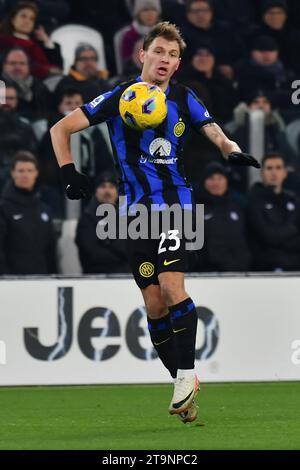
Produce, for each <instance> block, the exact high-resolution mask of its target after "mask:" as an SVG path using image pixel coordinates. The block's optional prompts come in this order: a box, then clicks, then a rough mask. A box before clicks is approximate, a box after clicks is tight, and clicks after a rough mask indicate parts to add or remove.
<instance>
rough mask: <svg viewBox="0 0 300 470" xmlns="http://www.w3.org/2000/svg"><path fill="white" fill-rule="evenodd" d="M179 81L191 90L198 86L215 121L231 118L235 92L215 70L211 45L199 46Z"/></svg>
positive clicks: (213, 52) (228, 82) (235, 96)
mask: <svg viewBox="0 0 300 470" xmlns="http://www.w3.org/2000/svg"><path fill="white" fill-rule="evenodd" d="M180 80H181V81H182V82H183V83H184V84H185V85H187V86H189V87H190V88H192V89H193V88H194V87H196V88H197V87H198V86H199V85H200V87H201V88H202V89H203V92H204V93H205V95H206V99H207V101H206V100H205V98H204V103H205V105H206V106H207V107H208V109H209V111H210V113H211V114H212V115H213V116H214V118H215V119H216V120H219V121H221V122H226V121H228V120H229V119H231V118H232V111H233V108H234V106H235V105H236V104H237V95H236V91H235V89H234V87H233V83H232V82H231V80H228V78H226V77H224V75H222V74H221V72H219V71H218V70H217V68H216V59H215V51H214V48H213V47H212V46H211V45H205V44H204V45H201V44H199V47H198V48H197V49H196V50H195V51H194V53H193V54H191V61H190V63H189V65H188V66H187V67H186V68H185V70H184V71H183V72H182V74H181V78H180ZM204 90H205V91H204ZM195 91H198V90H195ZM200 96H202V93H201V92H200Z"/></svg>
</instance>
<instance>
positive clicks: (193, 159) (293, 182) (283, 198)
mask: <svg viewBox="0 0 300 470" xmlns="http://www.w3.org/2000/svg"><path fill="white" fill-rule="evenodd" d="M112 12H113V13H112ZM160 20H169V21H172V22H175V23H176V24H177V25H178V26H179V27H180V29H181V30H182V33H183V36H184V38H185V40H186V43H187V49H186V52H185V55H184V57H183V60H182V64H181V66H180V69H179V70H178V72H177V73H176V75H175V77H174V79H175V80H177V81H179V82H181V83H183V84H185V85H187V86H189V87H190V88H192V89H193V90H194V91H195V92H196V93H197V95H198V96H199V97H200V98H201V99H202V100H203V102H204V104H205V105H206V106H207V108H208V109H209V111H210V112H211V114H212V115H213V116H214V118H215V119H216V121H217V122H218V123H219V124H220V125H221V126H222V128H223V129H224V130H225V131H226V133H227V135H228V136H229V137H230V136H231V137H232V139H233V140H235V141H236V142H237V143H238V144H239V145H240V146H241V148H242V149H243V151H246V152H247V151H248V152H249V151H250V140H249V122H250V116H251V112H252V111H253V110H261V111H262V115H263V121H262V122H263V124H262V125H263V137H264V138H263V145H264V150H263V152H264V157H263V159H262V169H261V181H260V182H255V183H254V184H252V182H251V178H250V175H249V173H248V170H245V169H241V168H240V169H237V168H236V167H235V168H233V167H230V165H228V164H225V163H224V161H223V160H222V157H221V155H220V154H219V152H218V151H217V149H216V148H214V147H213V145H212V144H211V143H210V142H209V141H208V140H206V139H205V137H204V136H202V135H200V134H196V133H195V132H191V133H190V136H189V138H188V139H187V142H186V146H185V151H184V162H185V171H186V174H187V176H188V177H189V179H190V180H191V182H192V184H193V187H194V194H195V200H196V202H198V203H204V204H205V245H204V248H203V249H202V250H201V251H199V252H197V253H194V254H193V256H192V257H191V260H190V266H189V270H190V271H197V272H201V271H202V272H207V271H214V272H225V271H227V272H228V271H293V270H295V271H297V270H298V271H300V205H299V204H300V203H299V201H298V197H300V184H299V183H300V105H297V104H295V103H293V101H292V99H291V96H292V93H293V89H292V83H293V82H294V81H296V80H297V79H298V80H299V79H300V61H299V50H300V2H299V1H297V0H110V1H109V2H99V1H97V0H86V1H85V4H84V8H83V7H82V2H77V1H70V0H69V1H68V0H60V1H59V2H54V1H53V0H35V1H21V2H17V1H15V0H2V1H0V63H1V74H0V78H1V80H3V82H4V83H5V85H6V88H5V100H4V99H1V100H0V124H1V133H0V192H1V197H0V275H1V274H16V275H18V274H51V273H57V272H58V268H57V263H56V255H55V253H56V242H57V240H56V238H57V235H56V234H55V230H54V225H53V219H61V220H63V219H64V217H65V216H66V211H65V197H64V194H63V191H62V187H61V184H60V175H59V171H58V166H57V163H56V160H55V157H54V153H53V149H52V145H51V140H50V134H49V129H50V127H51V126H52V125H53V124H54V123H55V122H57V121H58V120H59V119H61V118H62V117H63V116H64V115H66V114H68V113H69V112H71V111H72V110H74V109H76V108H77V107H78V106H81V105H82V104H83V103H84V102H88V101H90V100H92V99H93V98H95V97H96V96H98V95H99V94H101V93H103V92H105V91H108V90H111V89H112V88H113V87H114V86H115V85H116V84H118V83H120V82H121V81H124V80H128V79H130V78H133V77H135V76H137V75H138V74H139V72H140V70H141V64H140V62H139V59H138V51H139V49H140V48H141V45H142V41H143V36H144V35H145V34H146V33H147V32H148V31H149V30H150V29H151V28H152V27H153V26H154V25H155V24H156V23H157V22H159V21H160ZM66 24H83V25H86V26H89V27H91V28H94V29H95V30H96V31H98V32H99V33H100V34H101V36H102V38H103V43H104V54H105V58H103V57H102V58H101V57H99V54H100V52H99V50H97V48H95V46H94V45H93V44H92V43H89V41H88V38H87V39H86V41H84V42H82V41H80V42H79V43H78V44H77V45H76V47H75V51H74V57H73V63H72V65H71V67H70V69H69V70H68V71H66V70H65V68H64V65H65V57H64V56H63V51H62V49H61V46H60V45H59V44H58V43H57V42H55V40H53V39H52V33H53V31H55V30H56V29H57V28H59V27H60V26H63V25H66ZM101 59H102V60H101ZM103 59H105V60H103ZM100 63H102V64H103V63H105V64H106V65H105V67H103V66H100V65H99V64H100ZM80 158H81V170H82V171H83V172H84V173H86V174H87V175H89V177H90V178H91V180H92V181H93V183H94V188H95V194H94V197H93V198H92V200H91V201H90V202H88V203H87V204H85V205H83V206H82V211H81V212H82V213H81V216H80V219H79V223H78V227H77V233H76V244H77V246H78V250H79V256H80V261H81V265H82V269H83V272H84V273H96V274H97V273H115V272H129V267H128V263H127V258H126V247H125V246H124V244H123V242H122V241H120V240H112V241H109V240H105V241H103V240H99V239H98V238H97V237H96V232H95V226H96V223H97V221H98V220H99V218H97V217H96V214H95V210H96V209H95V208H96V207H97V205H98V204H101V203H106V202H111V203H113V204H117V198H118V192H117V180H116V174H115V168H114V161H113V157H112V152H111V147H110V145H109V143H108V141H107V137H106V135H105V132H104V131H103V127H102V126H94V127H91V128H88V129H86V130H85V131H83V132H82V133H81V135H80Z"/></svg>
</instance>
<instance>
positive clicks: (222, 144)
mask: <svg viewBox="0 0 300 470" xmlns="http://www.w3.org/2000/svg"><path fill="white" fill-rule="evenodd" d="M201 132H202V133H203V134H204V135H205V136H206V137H207V138H208V139H209V140H210V141H211V142H212V143H213V144H215V145H216V146H217V147H218V148H219V149H220V151H221V152H222V154H223V156H224V158H225V159H226V158H227V156H228V154H229V153H231V152H240V151H241V149H240V147H239V146H238V145H237V144H236V143H235V142H233V141H231V140H230V139H228V137H227V136H226V135H225V134H224V132H223V131H222V129H221V127H220V126H219V125H218V124H216V123H215V122H210V123H208V124H205V125H204V126H203V127H202V128H201Z"/></svg>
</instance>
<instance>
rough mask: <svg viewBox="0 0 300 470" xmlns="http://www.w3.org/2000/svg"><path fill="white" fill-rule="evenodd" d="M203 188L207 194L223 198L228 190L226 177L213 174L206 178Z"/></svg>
mask: <svg viewBox="0 0 300 470" xmlns="http://www.w3.org/2000/svg"><path fill="white" fill-rule="evenodd" d="M204 187H205V189H206V191H207V192H208V193H209V194H212V195H213V196H224V194H225V193H226V191H227V189H228V181H227V178H226V176H224V175H221V174H220V173H215V174H213V175H211V176H210V177H209V178H206V180H205V182H204Z"/></svg>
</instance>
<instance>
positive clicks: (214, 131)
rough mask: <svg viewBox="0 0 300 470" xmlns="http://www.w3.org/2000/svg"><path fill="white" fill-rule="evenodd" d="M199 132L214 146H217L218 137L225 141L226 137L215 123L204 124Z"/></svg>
mask: <svg viewBox="0 0 300 470" xmlns="http://www.w3.org/2000/svg"><path fill="white" fill-rule="evenodd" d="M201 132H202V133H203V134H204V135H205V136H206V137H208V138H209V140H211V141H212V142H213V143H214V144H217V142H218V140H219V139H220V137H221V138H222V139H227V137H226V135H225V134H224V132H223V131H222V129H221V127H220V126H219V125H218V124H216V123H215V122H210V123H208V124H205V125H204V126H203V127H202V128H201Z"/></svg>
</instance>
